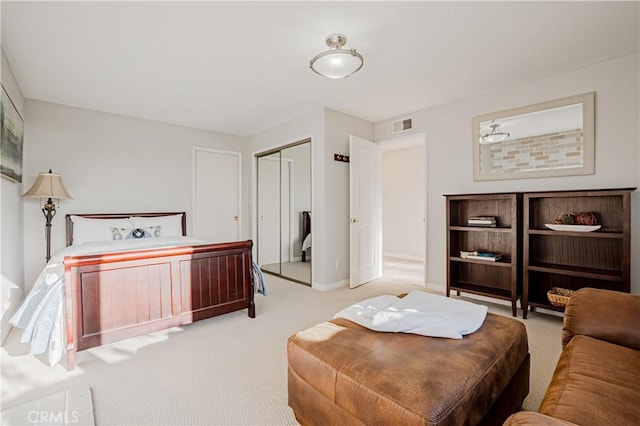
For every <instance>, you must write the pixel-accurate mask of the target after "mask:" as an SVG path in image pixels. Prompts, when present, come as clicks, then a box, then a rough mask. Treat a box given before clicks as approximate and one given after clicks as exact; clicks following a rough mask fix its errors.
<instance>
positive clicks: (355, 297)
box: [0, 275, 561, 425]
mask: <svg viewBox="0 0 640 426" xmlns="http://www.w3.org/2000/svg"><path fill="white" fill-rule="evenodd" d="M266 280H267V287H268V290H269V295H268V296H266V297H263V296H261V295H258V296H257V298H256V304H257V317H256V318H255V319H250V318H248V317H247V315H246V311H243V312H234V313H231V314H227V315H224V316H220V317H217V318H212V319H209V320H205V321H201V322H199V323H196V324H192V325H189V326H186V327H184V328H175V329H171V330H168V331H165V332H158V333H153V334H150V335H147V336H144V337H139V338H135V339H129V340H127V341H123V342H118V343H115V344H111V345H108V346H104V347H101V348H94V349H91V350H89V351H84V352H81V353H79V354H78V356H77V367H76V370H74V371H72V372H68V371H67V370H66V369H65V368H63V367H62V366H60V365H58V366H56V367H53V368H51V367H48V366H47V365H46V364H45V362H44V361H43V358H42V359H39V358H36V357H33V356H30V355H28V353H27V352H28V348H27V347H26V346H25V345H23V344H20V343H19V330H15V329H14V330H13V331H12V332H11V334H10V335H9V338H8V340H7V342H6V344H5V346H4V347H3V348H2V349H1V350H0V357H1V359H0V361H1V367H2V385H1V388H2V394H1V397H2V407H1V408H2V410H6V409H9V408H12V407H15V406H18V405H22V404H24V403H26V402H29V401H32V400H34V399H37V398H42V397H45V396H48V395H52V394H55V393H58V392H61V391H64V390H67V389H72V388H76V387H81V386H89V387H90V388H91V391H92V396H93V407H94V415H95V422H96V424H98V425H124V424H208V425H239V424H244V425H253V424H255V425H258V424H270V425H285V424H295V419H294V417H293V414H292V412H291V410H290V409H289V407H288V406H287V373H286V365H287V362H286V340H287V337H289V335H291V334H292V333H294V332H296V331H298V330H301V329H304V328H307V327H309V326H311V325H313V324H316V323H318V322H321V321H324V320H326V319H328V318H331V317H332V316H333V314H334V313H336V312H337V311H338V310H340V309H342V308H343V307H345V306H348V305H350V304H352V303H355V302H357V301H359V300H362V299H365V298H368V297H372V296H374V295H379V294H397V293H399V292H403V291H410V290H412V289H416V288H419V287H418V286H415V285H412V284H409V283H407V282H400V281H393V280H391V279H388V278H385V279H380V280H377V281H375V282H372V283H368V284H365V285H363V286H361V287H358V288H357V289H353V290H349V289H347V288H343V289H338V290H334V291H330V292H318V291H316V290H312V289H311V288H309V287H306V286H302V285H299V284H294V283H291V282H289V281H285V280H282V279H280V278H277V277H274V276H269V275H267V276H266ZM476 302H477V301H476ZM481 303H484V302H481ZM487 304H488V305H489V309H490V311H491V312H495V313H498V314H502V315H507V316H510V308H509V307H507V306H503V305H499V304H494V303H487ZM524 322H525V324H526V326H527V330H528V333H529V344H530V350H531V355H532V356H531V359H532V370H531V392H530V394H529V397H528V398H527V400H526V401H525V408H528V409H536V408H537V406H538V404H539V402H540V399H541V397H542V395H543V393H544V390H545V388H546V386H547V384H548V382H549V380H550V377H551V373H552V371H553V368H554V366H555V364H556V361H557V358H558V356H559V353H560V349H561V346H560V333H561V318H558V317H553V316H549V315H544V314H538V313H532V314H531V315H530V317H529V319H527V320H526V321H524Z"/></svg>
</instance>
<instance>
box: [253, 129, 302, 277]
mask: <svg viewBox="0 0 640 426" xmlns="http://www.w3.org/2000/svg"><path fill="white" fill-rule="evenodd" d="M257 171H258V182H257V183H258V185H257V187H258V199H257V201H258V205H257V230H258V238H257V239H258V241H257V247H258V250H257V257H258V264H259V265H260V268H261V269H262V270H263V271H265V272H268V273H271V274H276V275H280V276H282V277H284V278H287V279H290V280H292V281H296V282H300V283H303V284H308V285H311V141H310V140H309V139H307V140H304V141H301V142H298V143H295V144H291V145H287V146H284V147H281V148H278V149H276V150H271V151H269V152H265V153H262V154H258V155H257Z"/></svg>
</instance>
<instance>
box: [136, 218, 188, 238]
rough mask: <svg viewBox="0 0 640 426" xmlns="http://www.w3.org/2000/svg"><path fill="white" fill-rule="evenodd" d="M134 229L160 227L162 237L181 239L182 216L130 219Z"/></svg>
mask: <svg viewBox="0 0 640 426" xmlns="http://www.w3.org/2000/svg"><path fill="white" fill-rule="evenodd" d="M131 220H132V221H133V227H134V228H148V227H150V226H158V225H160V226H161V227H162V236H163V237H182V215H181V214H175V215H171V216H155V217H141V216H133V217H131Z"/></svg>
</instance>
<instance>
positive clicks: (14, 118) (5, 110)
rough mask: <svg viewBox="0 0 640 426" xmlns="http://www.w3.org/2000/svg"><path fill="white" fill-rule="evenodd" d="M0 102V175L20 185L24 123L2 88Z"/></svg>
mask: <svg viewBox="0 0 640 426" xmlns="http://www.w3.org/2000/svg"><path fill="white" fill-rule="evenodd" d="M0 102H1V103H0V105H1V109H2V114H1V118H0V132H1V133H2V136H0V173H1V174H2V176H3V177H6V178H7V179H9V180H10V181H12V182H18V183H21V182H22V147H23V138H24V121H23V120H22V117H21V116H20V113H18V110H17V109H16V107H15V105H14V104H13V101H11V98H9V95H8V93H7V92H6V91H5V90H4V87H3V88H2V100H1V101H0Z"/></svg>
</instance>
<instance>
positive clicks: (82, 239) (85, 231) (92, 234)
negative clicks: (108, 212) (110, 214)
mask: <svg viewBox="0 0 640 426" xmlns="http://www.w3.org/2000/svg"><path fill="white" fill-rule="evenodd" d="M71 222H73V243H74V244H80V243H88V242H90V241H109V240H111V239H113V237H112V233H111V228H113V227H120V228H131V227H132V226H133V225H132V223H131V219H130V218H126V219H89V218H85V217H81V216H74V215H72V216H71Z"/></svg>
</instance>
